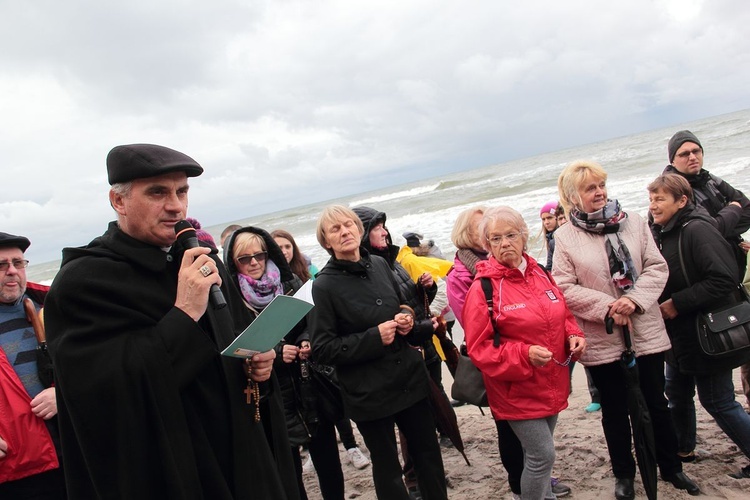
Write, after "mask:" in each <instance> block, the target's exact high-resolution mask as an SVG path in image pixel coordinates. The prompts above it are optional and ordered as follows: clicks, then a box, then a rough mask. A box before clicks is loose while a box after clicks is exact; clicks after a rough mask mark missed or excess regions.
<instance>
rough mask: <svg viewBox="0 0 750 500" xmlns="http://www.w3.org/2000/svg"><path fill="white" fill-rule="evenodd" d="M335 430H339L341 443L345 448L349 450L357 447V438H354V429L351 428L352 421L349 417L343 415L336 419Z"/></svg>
mask: <svg viewBox="0 0 750 500" xmlns="http://www.w3.org/2000/svg"><path fill="white" fill-rule="evenodd" d="M336 430H338V431H339V437H340V438H341V444H343V445H344V448H345V449H347V450H351V449H352V448H356V447H357V440H356V439H354V429H352V421H351V420H349V417H343V418H342V419H341V420H339V421H337V422H336Z"/></svg>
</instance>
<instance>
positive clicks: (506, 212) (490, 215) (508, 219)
mask: <svg viewBox="0 0 750 500" xmlns="http://www.w3.org/2000/svg"><path fill="white" fill-rule="evenodd" d="M498 222H504V223H506V224H508V225H509V226H511V227H512V228H513V229H515V230H516V231H518V232H519V233H521V238H522V239H523V249H524V251H525V250H526V243H528V241H529V226H527V225H526V221H525V220H524V218H523V215H521V214H520V213H518V212H517V211H516V210H514V209H512V208H510V207H506V206H501V207H492V208H488V209H487V210H486V211H485V212H484V216H483V217H482V221H481V222H480V223H479V235H480V236H481V240H482V245H483V246H484V249H485V250H487V251H488V252H489V251H490V242H489V241H488V240H487V238H488V237H489V236H490V234H489V229H490V227H492V226H494V225H495V224H496V223H498Z"/></svg>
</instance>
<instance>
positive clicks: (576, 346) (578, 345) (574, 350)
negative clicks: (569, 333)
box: [568, 337, 586, 357]
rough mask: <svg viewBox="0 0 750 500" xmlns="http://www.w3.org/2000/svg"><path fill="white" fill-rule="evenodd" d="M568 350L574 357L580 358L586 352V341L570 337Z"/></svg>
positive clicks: (581, 338)
mask: <svg viewBox="0 0 750 500" xmlns="http://www.w3.org/2000/svg"><path fill="white" fill-rule="evenodd" d="M568 348H569V349H570V353H571V354H572V355H573V356H576V357H580V356H581V354H583V351H585V350H586V339H585V338H583V337H568Z"/></svg>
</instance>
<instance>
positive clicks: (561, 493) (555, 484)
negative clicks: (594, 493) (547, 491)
mask: <svg viewBox="0 0 750 500" xmlns="http://www.w3.org/2000/svg"><path fill="white" fill-rule="evenodd" d="M550 484H551V485H552V493H554V494H555V496H556V497H558V498H559V497H565V496H568V495H570V486H568V485H567V484H565V483H563V482H562V481H560V480H559V479H557V478H556V477H553V478H550Z"/></svg>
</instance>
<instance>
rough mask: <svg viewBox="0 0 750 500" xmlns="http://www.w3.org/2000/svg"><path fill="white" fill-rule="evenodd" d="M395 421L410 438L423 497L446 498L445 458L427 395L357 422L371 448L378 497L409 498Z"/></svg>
mask: <svg viewBox="0 0 750 500" xmlns="http://www.w3.org/2000/svg"><path fill="white" fill-rule="evenodd" d="M394 424H395V425H397V426H398V429H399V430H400V431H401V432H403V433H404V435H405V436H406V439H407V440H408V442H409V455H410V456H411V458H412V460H413V461H414V469H415V470H416V473H417V480H418V484H419V491H420V492H421V493H422V497H423V498H424V499H425V500H433V499H444V498H447V497H448V493H447V489H446V484H445V470H444V469H443V458H442V456H441V455H440V445H439V444H438V440H437V437H436V436H435V422H434V419H433V418H432V413H431V412H430V404H429V402H428V400H427V398H425V399H423V400H422V401H419V402H417V403H415V404H413V405H412V406H410V407H408V408H405V409H403V410H401V411H400V412H398V413H395V414H393V415H390V416H388V417H385V418H381V419H378V420H369V421H366V422H365V421H358V422H357V428H358V429H359V432H360V434H362V438H363V439H364V440H365V445H367V449H368V450H370V459H371V460H372V478H373V481H374V483H375V492H376V494H377V496H378V498H379V499H384V500H408V499H409V495H408V493H407V491H406V487H405V486H404V482H403V480H402V479H401V463H400V462H399V459H398V447H397V444H396V434H395V432H394V428H393V426H394Z"/></svg>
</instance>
